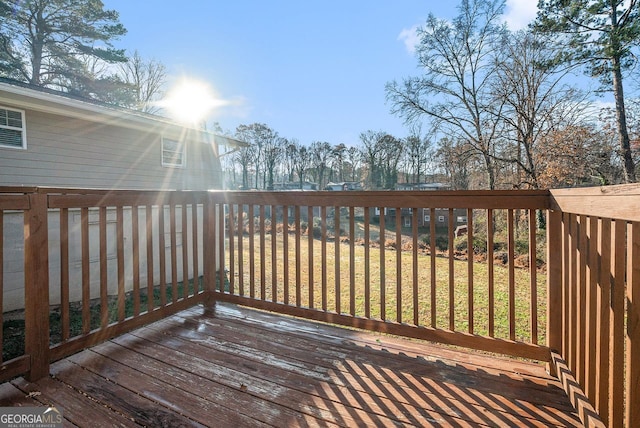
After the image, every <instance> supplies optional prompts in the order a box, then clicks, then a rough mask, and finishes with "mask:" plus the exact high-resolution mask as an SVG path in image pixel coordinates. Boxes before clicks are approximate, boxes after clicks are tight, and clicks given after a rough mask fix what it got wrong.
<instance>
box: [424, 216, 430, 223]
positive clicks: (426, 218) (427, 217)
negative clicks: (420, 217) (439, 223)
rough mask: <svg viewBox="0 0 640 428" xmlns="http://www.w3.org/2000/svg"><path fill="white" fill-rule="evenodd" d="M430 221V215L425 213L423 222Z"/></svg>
mask: <svg viewBox="0 0 640 428" xmlns="http://www.w3.org/2000/svg"><path fill="white" fill-rule="evenodd" d="M430 221H431V216H430V215H425V216H424V222H425V223H429V222H430Z"/></svg>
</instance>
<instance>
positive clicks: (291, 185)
mask: <svg viewBox="0 0 640 428" xmlns="http://www.w3.org/2000/svg"><path fill="white" fill-rule="evenodd" d="M273 190H274V191H276V192H277V191H281V190H318V185H317V184H316V183H312V182H311V181H303V182H302V183H300V182H299V181H290V182H288V183H275V184H274V185H273Z"/></svg>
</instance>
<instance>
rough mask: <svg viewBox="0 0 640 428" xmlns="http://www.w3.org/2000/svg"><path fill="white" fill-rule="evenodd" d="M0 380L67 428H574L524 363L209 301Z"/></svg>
mask: <svg viewBox="0 0 640 428" xmlns="http://www.w3.org/2000/svg"><path fill="white" fill-rule="evenodd" d="M51 373H52V375H51V376H50V377H47V378H44V379H42V380H40V381H38V382H36V383H29V382H27V381H26V380H24V379H23V378H18V379H14V380H13V381H12V382H10V383H5V384H2V385H0V405H1V406H16V405H22V406H42V405H54V406H56V407H57V408H58V409H62V411H63V413H64V417H65V422H66V425H69V426H74V425H77V426H116V425H117V426H138V424H139V425H147V426H171V427H177V426H199V425H204V426H217V427H220V426H233V427H236V426H252V427H255V426H279V427H285V426H348V427H353V426H405V425H415V426H432V425H436V426H439V425H444V426H545V427H546V426H581V425H580V421H579V419H578V416H577V414H576V413H575V410H574V409H573V407H572V406H571V404H570V402H569V400H568V398H567V397H566V395H565V393H564V391H563V390H562V387H561V385H560V383H559V382H558V381H557V380H556V379H554V378H552V377H550V376H548V375H547V374H546V373H545V371H544V367H543V366H541V365H537V364H530V363H527V362H522V361H517V360H510V359H504V358H496V357H490V356H486V355H480V354H476V353H469V352H459V351H455V350H452V349H448V348H445V347H442V346H437V345H432V344H427V343H425V342H418V341H410V340H405V339H400V338H393V337H390V336H383V335H377V334H373V333H366V332H361V331H354V330H348V329H344V328H340V327H334V326H329V325H325V324H320V323H314V322H311V321H306V320H300V319H294V318H290V317H285V316H282V315H275V314H271V313H267V312H261V311H257V310H252V309H247V308H244V307H239V306H235V305H232V304H224V303H218V304H217V306H216V311H215V314H212V313H208V312H205V310H204V309H203V308H202V307H201V306H197V307H194V308H192V309H190V310H186V311H183V312H180V313H178V314H177V315H175V316H172V317H170V318H167V319H164V320H162V321H159V322H156V323H154V324H151V325H148V326H146V327H143V328H140V329H138V330H135V331H133V332H131V333H129V334H125V335H123V336H119V337H116V338H114V339H112V340H110V341H108V342H105V343H103V344H101V345H98V346H95V347H93V348H91V349H88V350H85V351H82V352H81V353H78V354H75V355H73V356H71V357H69V358H66V359H64V360H61V361H58V362H57V363H54V364H53V365H52V367H51Z"/></svg>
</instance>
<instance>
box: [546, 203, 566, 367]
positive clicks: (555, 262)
mask: <svg viewBox="0 0 640 428" xmlns="http://www.w3.org/2000/svg"><path fill="white" fill-rule="evenodd" d="M562 250H563V248H562V212H561V211H558V210H549V211H548V212H547V346H548V347H549V349H551V350H552V351H553V352H557V353H560V352H562V260H563V257H562ZM553 366H554V365H553V364H551V365H550V367H552V368H553ZM551 371H552V372H553V370H551ZM552 374H555V373H552Z"/></svg>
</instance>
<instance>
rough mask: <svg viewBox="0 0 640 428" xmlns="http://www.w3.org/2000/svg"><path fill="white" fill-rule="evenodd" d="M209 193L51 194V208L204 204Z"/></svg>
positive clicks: (115, 192)
mask: <svg viewBox="0 0 640 428" xmlns="http://www.w3.org/2000/svg"><path fill="white" fill-rule="evenodd" d="M206 198H207V192H163V191H161V192H151V191H146V192H145V191H138V192H136V191H114V192H109V193H90V194H49V197H48V199H49V208H92V207H122V206H144V205H166V204H183V203H185V204H191V203H194V202H195V203H199V204H202V203H204V202H205V200H206Z"/></svg>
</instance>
